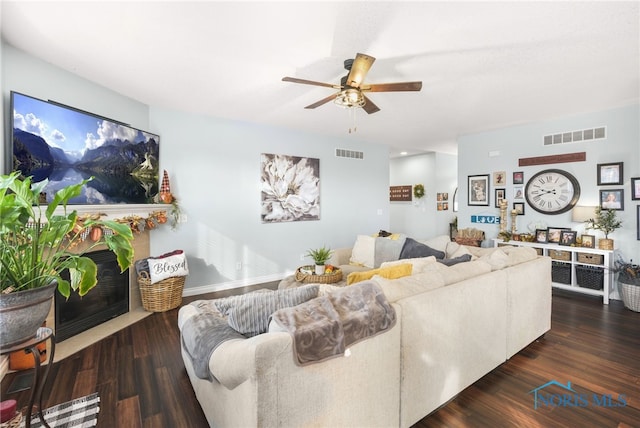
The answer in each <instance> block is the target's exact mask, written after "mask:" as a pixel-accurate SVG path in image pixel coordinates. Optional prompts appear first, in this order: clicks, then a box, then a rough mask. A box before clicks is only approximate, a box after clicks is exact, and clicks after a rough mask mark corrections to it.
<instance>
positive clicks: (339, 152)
mask: <svg viewBox="0 0 640 428" xmlns="http://www.w3.org/2000/svg"><path fill="white" fill-rule="evenodd" d="M336 157H338V158H350V159H364V152H359V151H356V150H347V149H336Z"/></svg>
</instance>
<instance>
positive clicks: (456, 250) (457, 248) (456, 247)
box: [445, 241, 474, 260]
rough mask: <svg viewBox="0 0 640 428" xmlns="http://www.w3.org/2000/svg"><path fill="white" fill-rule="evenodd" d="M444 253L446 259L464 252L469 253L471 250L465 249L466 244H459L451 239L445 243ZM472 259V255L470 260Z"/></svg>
mask: <svg viewBox="0 0 640 428" xmlns="http://www.w3.org/2000/svg"><path fill="white" fill-rule="evenodd" d="M445 253H446V254H447V255H446V258H448V259H455V258H456V257H460V256H463V255H465V254H471V252H470V251H469V250H468V249H467V247H466V246H464V245H460V244H458V243H457V242H453V241H451V242H449V243H448V244H447V249H446V251H445ZM473 259H474V257H473V256H472V257H471V260H473Z"/></svg>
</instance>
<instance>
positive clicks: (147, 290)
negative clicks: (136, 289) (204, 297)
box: [138, 271, 186, 312]
mask: <svg viewBox="0 0 640 428" xmlns="http://www.w3.org/2000/svg"><path fill="white" fill-rule="evenodd" d="M185 279H186V276H173V277H171V278H166V279H163V280H161V281H158V282H156V283H154V284H152V283H151V277H149V273H148V272H145V271H142V272H140V274H139V275H138V285H139V286H140V297H141V299H142V306H143V307H144V309H145V310H147V311H149V312H164V311H168V310H170V309H174V308H177V307H178V306H180V304H181V303H182V290H183V289H184V281H185Z"/></svg>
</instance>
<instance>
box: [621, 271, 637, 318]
mask: <svg viewBox="0 0 640 428" xmlns="http://www.w3.org/2000/svg"><path fill="white" fill-rule="evenodd" d="M618 282H619V284H620V294H621V295H622V302H623V303H624V305H625V306H626V307H627V308H629V309H631V310H632V311H634V312H640V285H633V284H627V283H624V282H622V281H620V280H619V279H618Z"/></svg>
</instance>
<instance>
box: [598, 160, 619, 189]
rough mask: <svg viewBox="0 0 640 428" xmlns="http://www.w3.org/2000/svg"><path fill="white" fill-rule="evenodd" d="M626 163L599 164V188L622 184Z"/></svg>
mask: <svg viewBox="0 0 640 428" xmlns="http://www.w3.org/2000/svg"><path fill="white" fill-rule="evenodd" d="M623 164H624V162H612V163H599V164H598V186H606V185H609V184H622V181H623V179H624V174H623Z"/></svg>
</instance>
